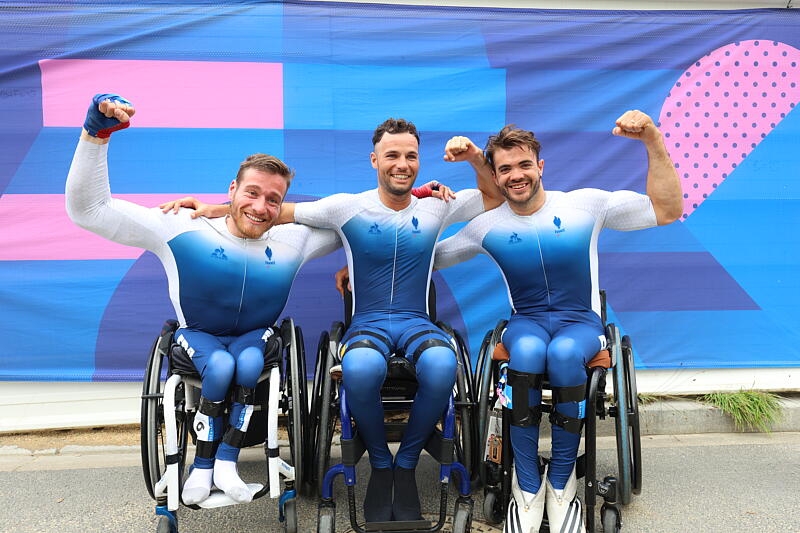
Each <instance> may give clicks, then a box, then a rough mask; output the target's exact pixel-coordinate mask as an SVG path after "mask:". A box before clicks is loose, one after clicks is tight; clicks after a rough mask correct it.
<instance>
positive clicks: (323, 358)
mask: <svg viewBox="0 0 800 533" xmlns="http://www.w3.org/2000/svg"><path fill="white" fill-rule="evenodd" d="M331 331H332V338H331V337H328V334H327V333H325V334H324V335H323V337H322V338H320V344H319V351H318V354H317V359H318V363H317V366H318V368H319V373H320V394H319V400H318V407H317V409H316V410H315V411H314V416H315V417H317V416H318V417H319V418H318V421H317V425H316V427H317V433H316V439H315V442H314V446H315V454H314V459H315V460H316V473H315V477H314V482H315V487H316V491H317V496H322V485H323V481H324V480H325V474H326V473H327V472H328V467H329V466H330V458H331V445H332V443H333V430H334V426H335V424H336V412H335V411H334V408H335V404H336V384H335V383H334V381H333V378H331V375H330V370H331V368H332V367H333V366H335V365H336V363H337V361H336V358H335V356H334V353H333V352H332V351H331V347H332V345H334V344H338V341H339V340H340V339H341V336H342V333H343V332H344V326H343V325H342V324H341V323H337V324H334V326H333V328H332V330H331ZM320 516H322V515H320ZM332 527H333V522H331V531H333V529H332ZM320 531H322V530H320Z"/></svg>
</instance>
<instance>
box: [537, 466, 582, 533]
mask: <svg viewBox="0 0 800 533" xmlns="http://www.w3.org/2000/svg"><path fill="white" fill-rule="evenodd" d="M545 478H547V476H545ZM546 485H547V502H546V506H547V520H548V522H550V531H551V532H552V533H585V531H586V526H585V525H584V523H583V505H582V504H581V500H580V499H579V498H578V480H577V479H576V477H575V468H574V467H573V469H572V473H571V474H570V475H569V479H568V480H567V484H566V485H565V486H564V489H563V490H556V489H554V488H553V485H551V484H550V480H549V479H547V481H546Z"/></svg>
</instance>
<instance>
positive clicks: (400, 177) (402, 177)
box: [390, 174, 411, 181]
mask: <svg viewBox="0 0 800 533" xmlns="http://www.w3.org/2000/svg"><path fill="white" fill-rule="evenodd" d="M390 176H391V177H392V178H393V179H396V180H398V181H406V180H408V179H411V176H410V175H409V174H390Z"/></svg>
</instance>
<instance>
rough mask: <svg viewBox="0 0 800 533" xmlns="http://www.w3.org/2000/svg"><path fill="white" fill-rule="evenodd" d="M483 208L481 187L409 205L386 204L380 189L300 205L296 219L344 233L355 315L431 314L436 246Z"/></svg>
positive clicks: (341, 234) (414, 201)
mask: <svg viewBox="0 0 800 533" xmlns="http://www.w3.org/2000/svg"><path fill="white" fill-rule="evenodd" d="M482 212H483V196H482V194H481V192H480V191H479V190H477V189H467V190H464V191H460V192H459V193H458V194H457V198H456V199H454V200H451V201H450V202H444V201H442V200H439V199H436V198H433V197H429V198H422V199H418V198H415V197H412V198H411V203H410V204H409V205H408V207H406V208H405V209H402V210H400V211H395V210H393V209H390V208H388V207H386V206H385V205H383V203H382V202H381V200H380V198H379V196H378V190H377V189H373V190H370V191H366V192H363V193H360V194H334V195H332V196H328V197H327V198H323V199H321V200H318V201H315V202H307V203H300V204H297V205H296V206H295V212H294V216H295V220H296V221H297V222H301V223H303V224H307V225H309V226H314V227H318V228H330V229H334V230H336V231H337V232H338V233H339V236H340V237H341V239H342V243H343V244H344V248H345V251H346V253H347V264H348V267H349V269H350V280H351V282H352V285H353V304H354V315H355V316H362V315H365V314H369V315H383V314H393V315H397V314H404V315H405V316H407V317H411V316H416V317H419V318H427V317H428V285H429V283H430V276H431V266H432V264H433V249H434V246H435V245H436V241H437V239H438V238H439V235H441V233H442V231H443V230H444V229H445V228H447V226H449V225H450V224H453V223H455V222H464V221H466V220H470V219H471V218H473V217H475V216H476V215H478V214H480V213H482Z"/></svg>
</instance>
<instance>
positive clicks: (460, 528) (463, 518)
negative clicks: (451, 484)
mask: <svg viewBox="0 0 800 533" xmlns="http://www.w3.org/2000/svg"><path fill="white" fill-rule="evenodd" d="M471 528H472V505H471V504H469V505H468V504H465V503H461V502H458V501H456V508H455V511H454V512H453V533H470V530H471Z"/></svg>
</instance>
